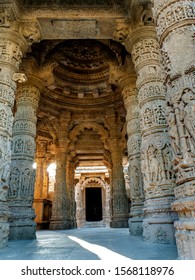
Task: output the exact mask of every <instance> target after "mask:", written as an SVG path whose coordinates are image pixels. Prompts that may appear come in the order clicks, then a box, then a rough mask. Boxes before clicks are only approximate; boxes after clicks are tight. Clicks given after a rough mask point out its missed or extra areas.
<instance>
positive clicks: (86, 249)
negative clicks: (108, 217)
mask: <svg viewBox="0 0 195 280" xmlns="http://www.w3.org/2000/svg"><path fill="white" fill-rule="evenodd" d="M108 258H111V259H112V260H122V259H126V260H127V259H132V260H177V249H176V246H175V245H160V244H158V245H157V244H156V245H155V244H146V243H145V242H144V240H143V237H141V236H130V235H129V231H128V229H111V228H82V229H72V230H61V231H49V230H48V231H46V230H42V231H37V239H36V240H12V241H9V243H8V246H7V247H5V248H3V249H0V260H104V259H108Z"/></svg>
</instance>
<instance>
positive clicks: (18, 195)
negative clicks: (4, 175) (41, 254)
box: [8, 84, 40, 239]
mask: <svg viewBox="0 0 195 280" xmlns="http://www.w3.org/2000/svg"><path fill="white" fill-rule="evenodd" d="M39 97H40V91H39V89H38V88H37V87H36V86H33V85H31V84H25V85H21V86H20V87H18V90H17V95H16V99H17V102H16V106H17V111H16V114H15V119H14V126H13V140H12V163H11V169H10V182H9V185H10V188H9V191H8V199H9V206H10V210H11V217H10V233H9V237H10V239H33V238H35V225H36V224H35V222H34V218H35V214H34V209H33V208H32V203H33V194H34V183H35V169H34V168H33V163H34V157H35V149H36V143H35V137H36V122H37V109H38V102H39Z"/></svg>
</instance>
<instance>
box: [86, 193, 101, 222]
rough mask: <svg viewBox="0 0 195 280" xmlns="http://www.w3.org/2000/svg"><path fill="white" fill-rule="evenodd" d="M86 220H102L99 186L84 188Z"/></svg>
mask: <svg viewBox="0 0 195 280" xmlns="http://www.w3.org/2000/svg"><path fill="white" fill-rule="evenodd" d="M85 193H86V221H87V222H92V221H101V220H102V192H101V188H86V192H85Z"/></svg>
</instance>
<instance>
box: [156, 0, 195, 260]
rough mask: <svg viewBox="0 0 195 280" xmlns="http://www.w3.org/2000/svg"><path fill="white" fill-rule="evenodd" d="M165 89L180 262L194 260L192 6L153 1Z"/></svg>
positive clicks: (190, 3) (194, 13) (194, 14)
mask: <svg viewBox="0 0 195 280" xmlns="http://www.w3.org/2000/svg"><path fill="white" fill-rule="evenodd" d="M153 2H154V9H153V12H154V16H155V21H156V23H157V26H158V27H157V34H158V39H159V43H160V46H161V51H162V58H163V66H164V70H165V73H166V86H167V95H166V99H167V103H168V108H167V120H168V124H169V134H170V138H171V145H172V148H173V164H174V169H175V173H176V183H177V186H176V187H175V189H174V192H175V197H176V201H175V202H174V203H173V204H172V209H173V210H174V211H177V213H178V215H179V221H176V222H175V229H176V242H177V247H178V253H179V258H181V259H195V250H194V248H195V215H194V213H195V125H194V124H195V102H194V100H195V60H194V58H195V37H194V24H195V4H194V1H193V0H191V1H185V0H182V1H181V0H176V1H175V0H174V1H173V0H167V1H162V0H160V1H157V0H154V1H153Z"/></svg>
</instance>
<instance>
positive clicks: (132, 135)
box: [122, 81, 144, 235]
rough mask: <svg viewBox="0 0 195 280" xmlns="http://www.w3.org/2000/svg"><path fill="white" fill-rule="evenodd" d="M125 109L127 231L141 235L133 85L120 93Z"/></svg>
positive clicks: (137, 129) (137, 118)
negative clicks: (127, 193)
mask: <svg viewBox="0 0 195 280" xmlns="http://www.w3.org/2000/svg"><path fill="white" fill-rule="evenodd" d="M122 95H123V100H124V104H125V108H126V123H127V135H128V140H127V149H128V162H129V167H128V170H129V172H128V173H129V180H130V197H131V209H130V214H129V215H130V218H129V231H130V233H131V234H133V235H142V233H143V227H142V222H143V205H144V190H143V180H142V173H141V156H140V155H141V151H140V149H141V132H140V109H139V104H138V97H137V89H136V85H135V81H134V83H133V82H132V83H130V84H129V85H128V86H126V87H124V89H123V91H122Z"/></svg>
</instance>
